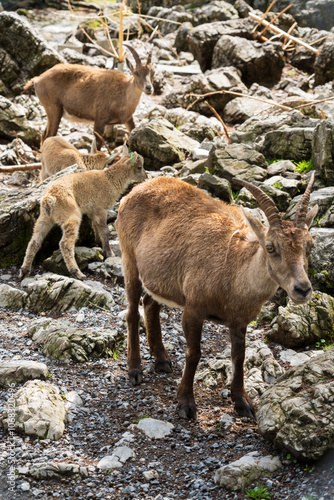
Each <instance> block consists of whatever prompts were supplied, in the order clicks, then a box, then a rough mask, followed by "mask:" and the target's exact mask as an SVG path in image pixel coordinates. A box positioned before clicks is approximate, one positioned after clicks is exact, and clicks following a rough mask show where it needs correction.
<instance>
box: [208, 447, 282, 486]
mask: <svg viewBox="0 0 334 500" xmlns="http://www.w3.org/2000/svg"><path fill="white" fill-rule="evenodd" d="M281 467H282V464H281V462H280V459H279V457H278V456H276V457H273V456H271V455H267V456H265V457H263V456H261V455H260V453H259V452H258V451H253V452H251V453H248V454H247V455H245V456H243V457H242V458H240V459H239V460H237V461H235V462H232V463H230V464H228V465H223V467H221V468H220V469H218V470H217V471H216V473H215V483H216V484H219V485H220V486H224V487H225V488H227V489H229V490H231V491H243V490H244V489H245V487H246V486H248V485H249V484H250V483H251V482H252V481H255V480H256V479H259V478H261V477H267V476H268V475H271V474H273V473H274V472H276V471H277V470H279V469H280V468H281Z"/></svg>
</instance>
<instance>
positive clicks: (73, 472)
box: [18, 462, 88, 479]
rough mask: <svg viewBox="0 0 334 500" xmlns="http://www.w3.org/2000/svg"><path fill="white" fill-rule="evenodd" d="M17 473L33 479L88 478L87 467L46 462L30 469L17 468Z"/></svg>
mask: <svg viewBox="0 0 334 500" xmlns="http://www.w3.org/2000/svg"><path fill="white" fill-rule="evenodd" d="M18 473H19V474H21V475H25V476H31V477H33V478H34V479H47V478H58V479H60V478H61V477H62V476H76V477H79V476H80V477H88V470H87V467H82V466H81V465H77V464H70V463H68V462H46V463H40V464H34V465H33V466H31V467H18Z"/></svg>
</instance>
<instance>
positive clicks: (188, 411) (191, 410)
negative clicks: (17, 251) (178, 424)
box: [178, 405, 197, 420]
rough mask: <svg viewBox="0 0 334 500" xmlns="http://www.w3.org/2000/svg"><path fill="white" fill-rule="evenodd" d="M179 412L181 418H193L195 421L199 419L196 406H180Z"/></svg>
mask: <svg viewBox="0 0 334 500" xmlns="http://www.w3.org/2000/svg"><path fill="white" fill-rule="evenodd" d="M178 410H179V417H181V418H187V419H189V418H192V419H193V420H196V418H197V409H196V406H195V405H190V406H186V405H180V406H179V407H178Z"/></svg>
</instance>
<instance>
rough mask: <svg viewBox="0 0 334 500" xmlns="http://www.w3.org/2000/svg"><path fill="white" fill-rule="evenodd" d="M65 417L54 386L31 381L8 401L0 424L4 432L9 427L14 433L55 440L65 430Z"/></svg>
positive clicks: (59, 396) (59, 397)
mask: <svg viewBox="0 0 334 500" xmlns="http://www.w3.org/2000/svg"><path fill="white" fill-rule="evenodd" d="M12 400H13V401H12ZM13 404H14V405H15V411H13ZM65 418H66V410H65V404H64V401H63V399H62V398H61V395H60V393H59V390H58V389H57V387H54V386H53V385H51V384H48V383H47V382H42V381H40V380H30V381H29V382H26V383H25V384H24V386H23V387H21V389H19V390H18V391H17V392H16V393H15V394H14V395H13V396H12V398H10V399H9V400H8V402H7V405H6V408H5V410H4V412H3V413H2V416H1V417H0V423H1V424H2V426H3V427H4V428H5V429H6V430H8V427H10V428H11V429H13V428H14V429H15V431H16V432H22V433H24V434H28V435H32V436H39V437H41V438H44V439H52V440H58V439H60V438H61V436H62V435H63V432H64V430H65Z"/></svg>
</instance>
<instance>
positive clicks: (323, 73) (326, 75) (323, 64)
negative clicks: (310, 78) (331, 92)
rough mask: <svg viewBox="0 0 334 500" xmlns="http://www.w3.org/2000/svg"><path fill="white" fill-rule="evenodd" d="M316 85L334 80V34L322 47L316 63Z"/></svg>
mask: <svg viewBox="0 0 334 500" xmlns="http://www.w3.org/2000/svg"><path fill="white" fill-rule="evenodd" d="M314 79H315V85H323V84H324V83H326V82H331V81H333V80H334V35H333V34H332V35H331V36H329V38H327V39H326V41H325V43H324V44H323V45H322V47H320V49H319V52H318V54H317V57H316V59H315V63H314Z"/></svg>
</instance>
